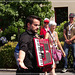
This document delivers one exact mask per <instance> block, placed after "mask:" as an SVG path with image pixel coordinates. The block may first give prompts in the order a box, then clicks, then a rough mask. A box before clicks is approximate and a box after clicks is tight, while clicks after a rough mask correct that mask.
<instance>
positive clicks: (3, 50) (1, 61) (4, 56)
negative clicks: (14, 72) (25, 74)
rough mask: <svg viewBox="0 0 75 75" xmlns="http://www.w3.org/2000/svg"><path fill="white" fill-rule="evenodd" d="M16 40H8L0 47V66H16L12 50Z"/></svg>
mask: <svg viewBox="0 0 75 75" xmlns="http://www.w3.org/2000/svg"><path fill="white" fill-rule="evenodd" d="M16 45H17V42H8V43H7V44H5V45H4V46H2V47H0V68H16V67H17V65H16V60H15V57H14V50H15V47H16Z"/></svg>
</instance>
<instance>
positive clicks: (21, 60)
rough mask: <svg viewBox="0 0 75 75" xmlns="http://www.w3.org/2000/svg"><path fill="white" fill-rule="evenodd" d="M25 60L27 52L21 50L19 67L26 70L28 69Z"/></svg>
mask: <svg viewBox="0 0 75 75" xmlns="http://www.w3.org/2000/svg"><path fill="white" fill-rule="evenodd" d="M24 59H25V52H24V51H23V50H20V51H19V58H18V61H19V65H20V67H21V68H24V69H28V68H27V67H26V66H25V64H24V62H23V61H24Z"/></svg>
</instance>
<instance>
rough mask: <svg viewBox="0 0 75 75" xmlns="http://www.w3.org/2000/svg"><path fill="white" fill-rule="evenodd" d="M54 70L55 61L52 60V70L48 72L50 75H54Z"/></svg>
mask: <svg viewBox="0 0 75 75" xmlns="http://www.w3.org/2000/svg"><path fill="white" fill-rule="evenodd" d="M55 68H56V63H55V61H54V59H53V64H52V70H51V71H50V75H56V73H55Z"/></svg>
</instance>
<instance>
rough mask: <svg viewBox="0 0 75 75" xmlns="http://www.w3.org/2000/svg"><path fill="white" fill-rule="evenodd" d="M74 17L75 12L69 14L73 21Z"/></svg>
mask: <svg viewBox="0 0 75 75" xmlns="http://www.w3.org/2000/svg"><path fill="white" fill-rule="evenodd" d="M74 17H75V15H74V13H70V14H69V19H70V22H71V23H72V22H73V21H74Z"/></svg>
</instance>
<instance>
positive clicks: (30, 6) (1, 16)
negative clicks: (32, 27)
mask: <svg viewBox="0 0 75 75" xmlns="http://www.w3.org/2000/svg"><path fill="white" fill-rule="evenodd" d="M9 1H10V0H5V2H0V11H1V12H0V25H1V27H3V28H7V27H8V26H11V25H13V26H16V27H17V28H24V25H25V19H26V17H27V16H29V15H36V16H39V17H41V18H42V20H41V25H43V20H44V18H46V17H47V18H50V17H51V16H53V14H54V11H53V10H51V7H52V5H51V2H48V1H39V0H38V1H34V0H33V1H30V0H26V1H24V0H19V1H18V2H14V1H12V0H11V2H9Z"/></svg>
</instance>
